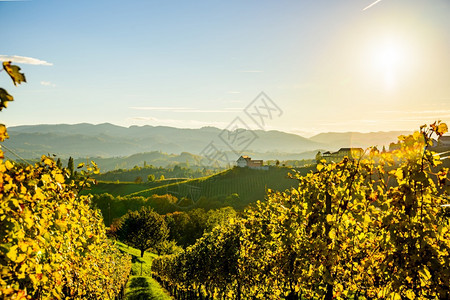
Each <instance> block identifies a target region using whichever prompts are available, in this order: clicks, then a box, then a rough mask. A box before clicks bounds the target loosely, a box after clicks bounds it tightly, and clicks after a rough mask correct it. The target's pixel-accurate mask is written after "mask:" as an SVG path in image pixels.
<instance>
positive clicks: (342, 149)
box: [338, 148, 364, 152]
mask: <svg viewBox="0 0 450 300" xmlns="http://www.w3.org/2000/svg"><path fill="white" fill-rule="evenodd" d="M351 150H358V151H364V150H363V149H362V148H341V149H339V151H351ZM339 151H338V152H339Z"/></svg>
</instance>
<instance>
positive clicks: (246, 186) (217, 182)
mask: <svg viewBox="0 0 450 300" xmlns="http://www.w3.org/2000/svg"><path fill="white" fill-rule="evenodd" d="M289 171H290V169H289V168H284V167H279V168H276V167H272V168H270V169H269V170H268V171H264V170H253V169H248V168H238V167H235V168H233V169H229V170H226V171H223V172H220V173H217V174H215V175H212V176H208V177H203V178H198V179H192V180H188V181H184V182H180V183H173V184H168V185H165V186H161V187H156V188H152V189H148V190H144V191H140V192H136V193H133V194H131V195H130V196H143V197H148V196H151V195H154V194H158V195H165V194H171V195H173V196H175V197H177V198H178V199H181V198H183V197H186V198H188V199H190V200H192V201H193V202H197V201H198V200H199V199H200V198H202V197H205V198H214V197H219V198H220V197H222V198H225V197H227V196H230V195H232V194H237V195H238V196H239V199H240V204H241V206H240V208H243V207H245V206H246V205H247V204H248V203H250V202H254V201H256V200H258V199H263V198H264V196H265V193H266V190H267V189H275V190H285V189H288V188H290V187H292V186H295V185H296V182H295V180H293V179H291V178H288V176H287V175H288V173H289Z"/></svg>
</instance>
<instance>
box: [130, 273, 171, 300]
mask: <svg viewBox="0 0 450 300" xmlns="http://www.w3.org/2000/svg"><path fill="white" fill-rule="evenodd" d="M125 299H126V300H141V299H146V300H147V299H149V300H152V299H154V300H166V299H167V300H170V299H173V298H172V297H170V296H169V295H168V294H167V292H166V291H165V290H164V289H163V288H162V287H161V286H160V285H159V283H158V282H157V281H156V280H155V279H153V278H150V277H141V276H131V277H130V279H129V280H128V284H127V286H126V290H125Z"/></svg>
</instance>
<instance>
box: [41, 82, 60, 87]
mask: <svg viewBox="0 0 450 300" xmlns="http://www.w3.org/2000/svg"><path fill="white" fill-rule="evenodd" d="M41 85H43V86H51V87H55V86H56V84H54V83H52V82H50V81H41Z"/></svg>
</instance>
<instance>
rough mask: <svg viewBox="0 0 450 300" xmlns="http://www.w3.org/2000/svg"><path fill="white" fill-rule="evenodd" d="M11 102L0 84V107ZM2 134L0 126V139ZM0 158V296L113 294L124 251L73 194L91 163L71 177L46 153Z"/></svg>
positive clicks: (125, 267) (12, 71) (122, 280)
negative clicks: (17, 158) (23, 158)
mask: <svg viewBox="0 0 450 300" xmlns="http://www.w3.org/2000/svg"><path fill="white" fill-rule="evenodd" d="M3 69H4V70H5V71H6V72H7V73H8V74H9V75H10V77H11V79H12V80H13V83H14V85H17V84H20V83H22V82H26V80H25V76H24V74H22V73H20V68H19V67H18V66H14V65H11V62H3ZM13 100H14V98H13V97H12V96H11V95H9V94H8V93H7V91H6V90H4V89H3V88H0V111H1V110H2V109H3V108H6V107H7V106H8V102H11V101H13ZM7 138H9V136H8V133H7V130H6V126H5V125H3V124H0V142H3V141H4V140H5V139H7ZM5 148H6V147H5ZM3 158H4V154H3V152H2V151H1V150H0V261H1V264H2V269H1V279H0V298H1V299H120V298H121V297H122V296H123V293H124V288H125V284H126V282H127V280H128V276H129V274H130V270H131V257H130V256H129V255H124V254H122V252H120V251H119V250H118V249H117V248H116V246H115V245H113V243H112V242H111V241H110V240H108V238H107V236H106V233H105V226H104V224H103V218H102V216H101V214H100V212H99V211H98V210H92V209H91V208H90V199H89V198H88V197H86V196H79V192H80V190H82V189H83V188H84V187H86V186H88V185H89V181H90V179H89V178H90V175H92V174H93V173H97V172H98V169H97V167H96V165H95V164H94V163H92V165H90V166H83V165H79V166H78V169H79V177H78V178H75V177H74V176H73V174H72V173H71V172H70V171H69V170H68V169H64V168H60V167H59V166H58V165H57V162H55V161H54V160H53V159H52V158H50V157H46V156H42V158H41V160H40V161H39V162H37V163H36V164H34V165H32V164H30V163H28V162H26V161H24V163H22V164H19V163H17V162H13V161H11V160H3Z"/></svg>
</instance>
